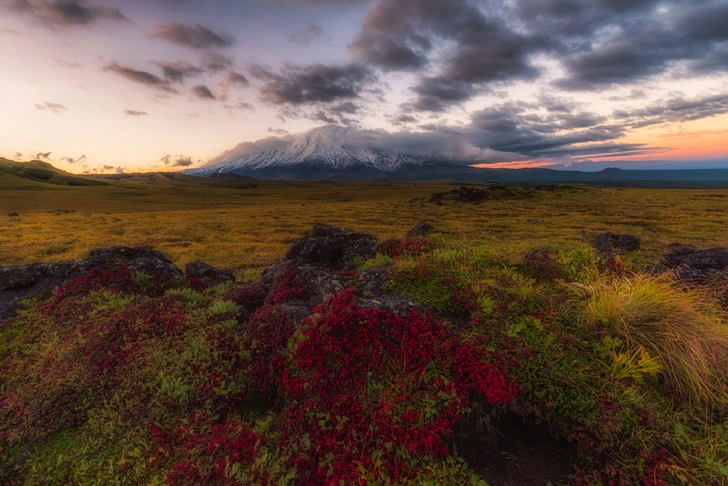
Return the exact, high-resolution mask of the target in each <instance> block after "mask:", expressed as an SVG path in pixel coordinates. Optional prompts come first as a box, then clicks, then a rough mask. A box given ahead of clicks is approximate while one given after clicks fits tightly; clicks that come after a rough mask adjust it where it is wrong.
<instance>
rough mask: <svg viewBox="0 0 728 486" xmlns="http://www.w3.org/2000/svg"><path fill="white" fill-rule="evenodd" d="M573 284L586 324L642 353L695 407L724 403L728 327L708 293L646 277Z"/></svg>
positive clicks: (727, 383) (727, 376)
mask: <svg viewBox="0 0 728 486" xmlns="http://www.w3.org/2000/svg"><path fill="white" fill-rule="evenodd" d="M572 285H576V286H577V287H578V288H580V289H581V290H582V291H583V292H584V294H585V295H584V296H585V298H586V302H585V313H584V316H585V319H586V324H588V325H589V326H591V327H592V328H593V329H594V330H595V331H596V332H597V333H605V334H612V335H616V336H618V337H619V338H620V339H621V341H622V342H623V343H624V345H625V347H626V348H627V350H628V351H630V352H632V353H634V352H635V351H640V352H642V351H643V350H646V352H647V353H648V354H649V356H652V357H654V358H655V359H656V360H657V362H658V363H659V364H660V365H661V367H662V370H661V371H662V375H663V376H664V377H665V381H666V382H667V384H668V386H669V387H670V389H671V391H672V392H674V393H677V394H678V395H679V396H680V397H681V398H682V399H683V400H686V401H689V402H692V403H693V404H694V405H708V406H711V407H713V406H715V405H721V406H725V405H728V325H727V324H726V320H725V315H724V314H723V312H721V311H720V310H719V308H718V307H717V306H716V305H715V304H714V303H713V302H712V300H711V299H710V298H709V297H708V296H707V295H704V294H702V293H701V292H699V291H687V290H685V289H682V288H680V287H677V286H675V285H673V284H672V283H671V282H670V281H669V279H667V278H654V277H647V276H644V275H634V276H629V277H622V278H617V279H614V280H611V281H606V280H602V281H599V282H598V283H595V284H592V285H580V284H572Z"/></svg>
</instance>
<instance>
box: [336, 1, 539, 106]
mask: <svg viewBox="0 0 728 486" xmlns="http://www.w3.org/2000/svg"><path fill="white" fill-rule="evenodd" d="M491 10H493V9H491ZM436 42H441V43H444V44H445V45H448V48H447V49H444V50H442V49H441V50H440V51H442V53H438V54H439V57H438V56H437V55H436V54H433V52H435V51H437V50H436V49H434V47H435V43H436ZM546 44H547V43H546V42H545V41H544V39H542V38H536V37H529V36H524V35H522V34H519V33H517V32H516V31H515V30H512V29H510V28H509V27H508V26H507V25H505V23H504V22H503V20H502V19H500V18H497V17H495V16H493V17H492V18H491V17H488V16H486V15H485V13H484V12H483V10H481V9H480V8H478V7H477V6H476V5H475V4H474V3H471V2H470V1H468V0H450V1H448V2H433V1H431V0H378V1H377V2H375V3H374V4H373V5H372V6H371V7H370V9H369V11H368V12H367V16H366V18H365V19H364V22H363V24H362V29H361V32H359V34H358V35H357V37H356V38H355V39H354V41H353V42H352V43H351V44H350V45H349V50H350V52H351V54H352V55H353V56H354V58H355V59H358V60H361V61H364V62H368V63H371V64H373V65H375V66H378V67H380V68H382V69H384V70H400V71H418V70H421V69H422V68H424V67H425V66H427V65H428V64H431V63H433V62H437V63H438V64H439V72H438V73H437V74H436V75H435V76H423V77H422V78H421V80H420V82H419V84H418V85H416V86H415V87H414V88H413V90H414V91H415V93H416V94H417V98H416V99H415V100H414V101H413V102H412V103H410V104H409V107H410V108H411V109H414V110H420V111H442V110H444V109H445V108H447V107H448V106H450V105H452V104H457V103H461V102H463V101H466V100H467V99H470V98H471V97H472V96H473V95H474V94H475V93H476V92H477V91H478V89H480V88H482V86H481V85H485V84H487V83H491V82H494V81H508V80H515V79H528V78H533V77H535V76H536V75H537V71H536V69H535V68H534V67H532V66H531V64H530V62H529V56H530V54H531V53H532V52H535V51H536V50H538V49H541V48H543V47H544V46H545V45H546Z"/></svg>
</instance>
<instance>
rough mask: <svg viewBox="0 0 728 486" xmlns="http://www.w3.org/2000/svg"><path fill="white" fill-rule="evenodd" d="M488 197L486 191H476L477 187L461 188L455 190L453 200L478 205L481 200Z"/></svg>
mask: <svg viewBox="0 0 728 486" xmlns="http://www.w3.org/2000/svg"><path fill="white" fill-rule="evenodd" d="M487 197H488V191H485V190H483V189H478V188H477V187H465V186H462V187H461V188H460V189H457V192H456V196H455V199H456V200H458V201H460V202H465V203H470V204H479V203H480V201H481V200H483V199H485V198H487Z"/></svg>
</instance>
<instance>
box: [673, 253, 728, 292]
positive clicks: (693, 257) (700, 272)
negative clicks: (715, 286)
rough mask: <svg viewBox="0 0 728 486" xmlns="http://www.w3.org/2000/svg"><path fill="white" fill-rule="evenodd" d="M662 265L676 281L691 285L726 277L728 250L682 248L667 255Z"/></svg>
mask: <svg viewBox="0 0 728 486" xmlns="http://www.w3.org/2000/svg"><path fill="white" fill-rule="evenodd" d="M660 263H661V264H662V265H664V266H665V267H667V268H668V269H671V270H672V274H671V276H672V278H673V279H674V280H677V281H680V282H684V283H689V282H703V281H706V280H709V279H712V278H717V277H725V273H726V270H728V249H726V248H708V249H705V250H696V249H695V248H692V247H689V246H680V247H677V248H674V249H672V250H670V251H669V252H667V253H665V254H664V255H663V256H662V259H661V260H660Z"/></svg>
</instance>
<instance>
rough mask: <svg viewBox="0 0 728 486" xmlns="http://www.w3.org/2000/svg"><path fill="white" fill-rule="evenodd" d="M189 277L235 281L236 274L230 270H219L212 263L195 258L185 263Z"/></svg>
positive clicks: (186, 273)
mask: <svg viewBox="0 0 728 486" xmlns="http://www.w3.org/2000/svg"><path fill="white" fill-rule="evenodd" d="M185 275H186V276H187V278H199V279H210V280H214V281H216V282H234V281H235V275H233V272H231V271H230V270H218V269H217V268H215V267H213V266H212V265H210V264H208V263H205V262H201V261H200V260H195V261H194V262H191V263H188V264H187V265H185Z"/></svg>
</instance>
